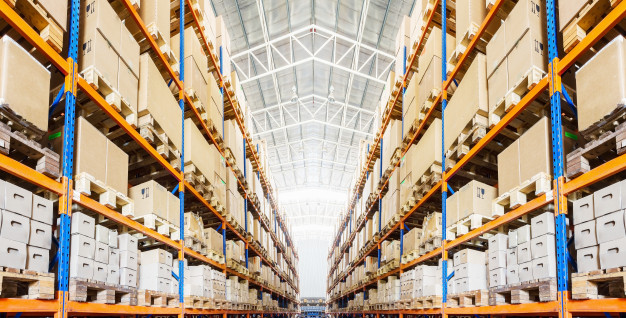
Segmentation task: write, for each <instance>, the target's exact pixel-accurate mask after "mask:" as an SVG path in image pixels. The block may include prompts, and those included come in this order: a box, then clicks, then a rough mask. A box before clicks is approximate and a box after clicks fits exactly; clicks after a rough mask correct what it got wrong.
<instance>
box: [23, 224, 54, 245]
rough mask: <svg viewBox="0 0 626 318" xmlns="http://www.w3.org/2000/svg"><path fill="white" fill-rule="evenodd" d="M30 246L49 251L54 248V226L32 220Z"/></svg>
mask: <svg viewBox="0 0 626 318" xmlns="http://www.w3.org/2000/svg"><path fill="white" fill-rule="evenodd" d="M28 245H32V246H36V247H41V248H45V249H48V250H49V249H50V248H51V247H52V225H49V224H46V223H42V222H39V221H35V220H31V221H30V238H29V239H28Z"/></svg>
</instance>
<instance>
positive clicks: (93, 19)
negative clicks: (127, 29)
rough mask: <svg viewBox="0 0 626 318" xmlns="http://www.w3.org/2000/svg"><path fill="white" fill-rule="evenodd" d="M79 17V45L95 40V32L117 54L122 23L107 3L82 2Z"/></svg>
mask: <svg viewBox="0 0 626 318" xmlns="http://www.w3.org/2000/svg"><path fill="white" fill-rule="evenodd" d="M80 17H81V19H80V20H81V21H80V26H81V27H80V35H79V37H80V39H81V41H79V43H80V44H82V45H85V43H88V40H89V39H94V38H95V33H96V32H97V31H100V33H101V34H102V35H103V36H104V38H105V39H106V41H107V43H108V44H109V45H110V46H111V47H113V49H114V50H115V51H116V52H119V50H120V46H121V43H122V33H121V30H122V21H121V20H120V18H119V17H118V15H117V13H115V10H113V8H112V7H111V5H110V4H109V2H108V1H106V0H88V1H82V2H81V15H80ZM144 21H145V20H144ZM168 27H169V25H168ZM79 47H80V45H79ZM79 56H80V54H79Z"/></svg>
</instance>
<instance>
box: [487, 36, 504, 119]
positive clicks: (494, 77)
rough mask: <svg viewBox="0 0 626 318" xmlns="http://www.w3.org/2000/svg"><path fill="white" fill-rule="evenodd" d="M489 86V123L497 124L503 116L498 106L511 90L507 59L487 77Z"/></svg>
mask: <svg viewBox="0 0 626 318" xmlns="http://www.w3.org/2000/svg"><path fill="white" fill-rule="evenodd" d="M491 42H493V40H492V41H491ZM491 42H489V43H491ZM487 86H488V87H489V91H488V94H489V124H490V125H495V124H496V123H498V122H499V121H500V116H502V113H501V112H498V111H496V107H497V106H498V103H499V102H500V101H502V99H503V98H504V97H505V96H506V93H507V92H508V90H509V63H508V62H507V60H506V59H504V60H502V62H501V63H500V64H498V65H497V66H496V67H495V68H494V69H493V71H492V73H491V75H489V77H488V78H487Z"/></svg>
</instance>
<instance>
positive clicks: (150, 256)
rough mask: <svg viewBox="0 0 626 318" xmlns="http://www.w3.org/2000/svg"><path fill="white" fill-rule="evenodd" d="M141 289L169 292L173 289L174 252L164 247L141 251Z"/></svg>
mask: <svg viewBox="0 0 626 318" xmlns="http://www.w3.org/2000/svg"><path fill="white" fill-rule="evenodd" d="M140 261H141V263H140V264H139V289H142V290H154V291H158V292H163V293H169V292H171V290H172V286H171V285H172V281H173V280H174V279H173V278H172V272H173V270H174V269H173V267H172V261H173V257H172V253H170V252H168V251H166V250H164V249H160V248H157V249H153V250H149V251H144V252H141V260H140Z"/></svg>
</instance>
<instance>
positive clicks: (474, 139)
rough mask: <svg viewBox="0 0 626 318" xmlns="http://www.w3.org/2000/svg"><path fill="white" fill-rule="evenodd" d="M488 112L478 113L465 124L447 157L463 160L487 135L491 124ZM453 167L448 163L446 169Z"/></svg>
mask: <svg viewBox="0 0 626 318" xmlns="http://www.w3.org/2000/svg"><path fill="white" fill-rule="evenodd" d="M487 115H488V114H485V113H477V114H474V117H472V119H471V120H470V122H468V123H467V125H465V128H464V129H463V130H462V131H461V133H460V134H459V136H458V137H457V140H456V141H455V142H454V143H453V144H452V146H450V149H449V150H447V151H446V158H449V159H451V160H455V161H456V160H461V158H463V157H465V155H467V154H468V153H469V152H470V149H472V147H474V146H475V145H476V144H477V143H478V142H479V141H480V140H481V139H482V138H483V137H485V135H486V134H487V127H488V126H489V119H488V118H487ZM450 169H452V166H450V165H446V171H448V170H450Z"/></svg>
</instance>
